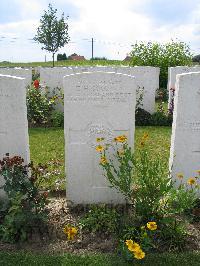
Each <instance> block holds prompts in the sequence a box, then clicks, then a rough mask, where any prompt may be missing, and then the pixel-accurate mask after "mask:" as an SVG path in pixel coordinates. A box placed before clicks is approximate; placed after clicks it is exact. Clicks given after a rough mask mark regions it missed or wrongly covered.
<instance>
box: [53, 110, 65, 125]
mask: <svg viewBox="0 0 200 266" xmlns="http://www.w3.org/2000/svg"><path fill="white" fill-rule="evenodd" d="M51 120H52V126H53V127H62V128H63V127H64V113H63V112H58V111H57V112H56V111H55V112H53V113H52V116H51Z"/></svg>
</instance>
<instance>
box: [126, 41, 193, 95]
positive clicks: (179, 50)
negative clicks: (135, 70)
mask: <svg viewBox="0 0 200 266" xmlns="http://www.w3.org/2000/svg"><path fill="white" fill-rule="evenodd" d="M131 57H132V58H131V62H130V65H132V66H135V65H137V66H154V67H160V88H165V90H164V92H165V95H164V98H165V99H167V91H166V88H167V76H168V67H173V66H182V65H191V64H192V54H191V51H190V48H189V46H188V45H187V44H186V43H184V42H178V41H173V40H172V41H171V42H169V43H166V44H160V43H153V42H148V43H144V42H140V43H135V44H134V45H133V48H132V51H131Z"/></svg>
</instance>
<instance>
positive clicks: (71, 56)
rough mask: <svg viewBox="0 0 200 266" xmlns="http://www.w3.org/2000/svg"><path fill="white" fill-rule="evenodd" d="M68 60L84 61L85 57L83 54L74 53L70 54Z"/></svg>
mask: <svg viewBox="0 0 200 266" xmlns="http://www.w3.org/2000/svg"><path fill="white" fill-rule="evenodd" d="M68 60H75V61H83V60H85V57H84V56H83V55H77V54H72V55H70V56H68Z"/></svg>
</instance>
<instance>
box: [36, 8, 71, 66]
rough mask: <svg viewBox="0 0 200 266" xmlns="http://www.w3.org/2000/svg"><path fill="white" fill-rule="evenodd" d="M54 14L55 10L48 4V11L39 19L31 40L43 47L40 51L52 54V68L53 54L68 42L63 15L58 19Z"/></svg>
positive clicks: (66, 27) (66, 26)
mask: <svg viewBox="0 0 200 266" xmlns="http://www.w3.org/2000/svg"><path fill="white" fill-rule="evenodd" d="M56 13H57V9H53V7H52V5H51V4H49V6H48V10H47V11H44V15H43V16H42V17H41V19H40V26H39V27H38V29H37V34H36V35H35V37H34V38H33V39H34V41H36V42H38V43H40V44H42V45H43V46H42V49H44V50H47V51H48V52H51V53H52V57H53V66H54V55H55V53H57V52H58V50H59V48H61V47H63V46H64V45H65V44H67V43H68V42H69V35H68V24H67V23H66V21H65V18H64V13H62V15H61V18H60V19H58V18H57V15H56ZM66 19H68V16H67V17H66Z"/></svg>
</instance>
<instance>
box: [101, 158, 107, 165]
mask: <svg viewBox="0 0 200 266" xmlns="http://www.w3.org/2000/svg"><path fill="white" fill-rule="evenodd" d="M107 163H108V161H107V159H106V157H105V156H102V157H101V160H100V164H102V165H105V164H107Z"/></svg>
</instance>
